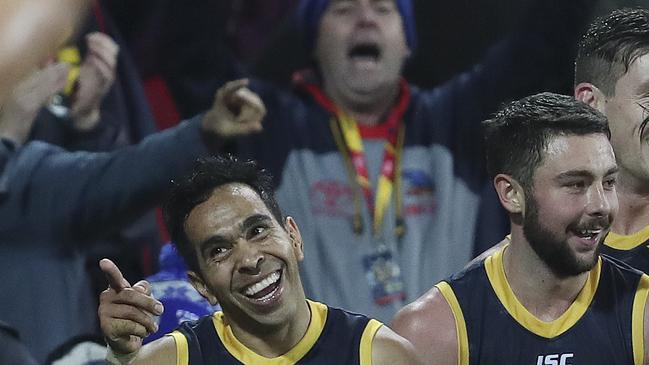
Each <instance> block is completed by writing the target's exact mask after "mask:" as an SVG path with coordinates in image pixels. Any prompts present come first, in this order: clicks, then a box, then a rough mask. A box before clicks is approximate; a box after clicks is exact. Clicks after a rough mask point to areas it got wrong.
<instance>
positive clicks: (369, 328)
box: [171, 301, 382, 365]
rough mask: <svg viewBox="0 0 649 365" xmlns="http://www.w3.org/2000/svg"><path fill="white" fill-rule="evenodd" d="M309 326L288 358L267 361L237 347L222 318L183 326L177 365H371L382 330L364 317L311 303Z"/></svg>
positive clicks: (176, 335) (178, 337)
mask: <svg viewBox="0 0 649 365" xmlns="http://www.w3.org/2000/svg"><path fill="white" fill-rule="evenodd" d="M307 302H308V304H309V307H310V309H311V321H310V323H309V327H308V329H307V332H306V334H305V335H304V337H303V338H302V339H301V340H300V342H298V344H297V345H295V347H293V348H292V349H291V350H289V351H288V352H287V353H285V354H284V355H281V356H279V357H275V358H266V357H263V356H261V355H258V354H256V353H255V352H253V351H252V350H250V349H248V348H246V347H245V345H243V344H242V343H241V342H239V341H238V340H237V339H236V338H235V337H234V335H233V333H232V330H231V328H230V327H229V326H228V325H227V324H226V323H225V322H224V321H223V313H222V312H217V313H216V314H214V315H213V316H206V317H203V318H201V319H200V320H198V321H193V322H185V323H183V324H181V325H180V327H179V328H178V330H176V331H174V332H172V333H171V336H173V337H174V339H175V340H176V356H177V359H178V361H177V364H179V365H184V364H188V365H241V364H245V365H251V364H271V365H292V364H299V365H328V364H350V365H370V364H371V357H372V340H373V338H374V335H375V334H376V332H377V331H378V329H379V328H380V327H381V326H382V324H381V323H380V322H378V321H376V320H374V319H369V318H367V317H365V316H363V315H360V314H355V313H350V312H347V311H344V310H342V309H337V308H330V307H327V306H326V305H324V304H321V303H317V302H312V301H307Z"/></svg>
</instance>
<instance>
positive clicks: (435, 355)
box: [391, 287, 468, 365]
mask: <svg viewBox="0 0 649 365" xmlns="http://www.w3.org/2000/svg"><path fill="white" fill-rule="evenodd" d="M391 327H392V328H393V329H394V331H395V332H396V333H397V334H399V335H401V336H403V337H404V338H405V339H406V340H408V341H410V343H411V344H412V346H413V347H414V350H415V352H416V353H417V356H418V357H419V359H420V360H421V361H423V363H424V364H436V365H464V364H468V362H467V363H462V362H460V361H459V359H458V357H459V356H460V355H459V351H458V335H457V330H456V324H455V317H454V315H453V312H452V311H451V307H450V306H449V303H448V302H447V301H446V299H445V298H444V296H443V295H442V293H441V292H440V291H439V289H437V288H436V287H434V288H433V289H431V290H430V291H429V292H428V293H426V294H424V295H423V296H422V297H420V298H419V299H417V300H416V301H414V302H412V303H410V304H408V305H407V306H405V307H404V308H402V309H401V310H400V311H399V312H398V313H397V315H396V316H395V317H394V320H393V321H392V325H391Z"/></svg>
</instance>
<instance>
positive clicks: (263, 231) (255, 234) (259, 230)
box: [248, 225, 269, 239]
mask: <svg viewBox="0 0 649 365" xmlns="http://www.w3.org/2000/svg"><path fill="white" fill-rule="evenodd" d="M268 231H269V229H268V227H267V226H265V225H258V226H254V227H252V228H250V230H248V239H255V238H263V237H265V236H266V235H267V234H268Z"/></svg>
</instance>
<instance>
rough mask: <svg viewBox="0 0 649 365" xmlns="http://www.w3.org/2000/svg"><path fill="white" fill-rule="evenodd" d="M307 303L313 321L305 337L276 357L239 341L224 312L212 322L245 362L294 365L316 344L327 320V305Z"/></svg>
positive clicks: (227, 344) (221, 337)
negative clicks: (250, 347) (252, 348)
mask: <svg viewBox="0 0 649 365" xmlns="http://www.w3.org/2000/svg"><path fill="white" fill-rule="evenodd" d="M307 303H308V305H309V308H310V310H311V321H310V322H309V327H307V330H306V333H305V334H304V337H302V339H301V340H300V341H299V342H298V343H297V344H296V345H295V346H294V347H293V348H292V349H290V350H289V351H288V352H287V353H285V354H283V355H280V356H278V357H274V358H267V357H264V356H261V355H259V354H257V353H255V352H254V351H252V350H250V349H249V348H247V347H246V346H245V345H244V344H242V343H241V342H239V340H238V339H237V338H236V337H235V336H234V333H232V328H231V327H230V326H228V325H226V324H225V323H224V322H223V312H217V313H215V314H214V316H213V317H212V322H213V323H214V328H215V329H216V333H217V335H218V336H219V338H220V339H221V342H222V343H223V346H225V348H226V349H227V350H228V352H229V353H230V354H231V355H232V356H233V357H234V358H236V359H237V360H239V361H240V362H242V363H244V364H268V365H293V364H295V363H296V362H298V361H300V359H302V358H303V357H304V355H306V354H307V352H309V350H311V348H312V347H313V346H314V345H315V343H316V341H317V340H318V338H319V337H320V334H322V330H323V329H324V326H325V322H326V320H327V312H328V309H327V306H326V305H324V304H321V303H317V302H312V301H310V300H307Z"/></svg>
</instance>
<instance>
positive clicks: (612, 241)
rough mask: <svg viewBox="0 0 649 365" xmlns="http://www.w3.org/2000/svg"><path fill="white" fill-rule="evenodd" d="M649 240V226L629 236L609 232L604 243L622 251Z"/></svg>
mask: <svg viewBox="0 0 649 365" xmlns="http://www.w3.org/2000/svg"><path fill="white" fill-rule="evenodd" d="M647 240H649V226H646V227H644V228H643V229H641V230H639V231H638V232H636V233H634V234H630V235H628V236H625V235H621V234H617V233H613V232H609V234H608V236H606V240H604V244H605V245H606V246H608V247H611V248H614V249H616V250H620V251H629V250H632V249H634V248H636V247H638V246H641V245H642V244H644V243H645V242H646V241H647Z"/></svg>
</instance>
